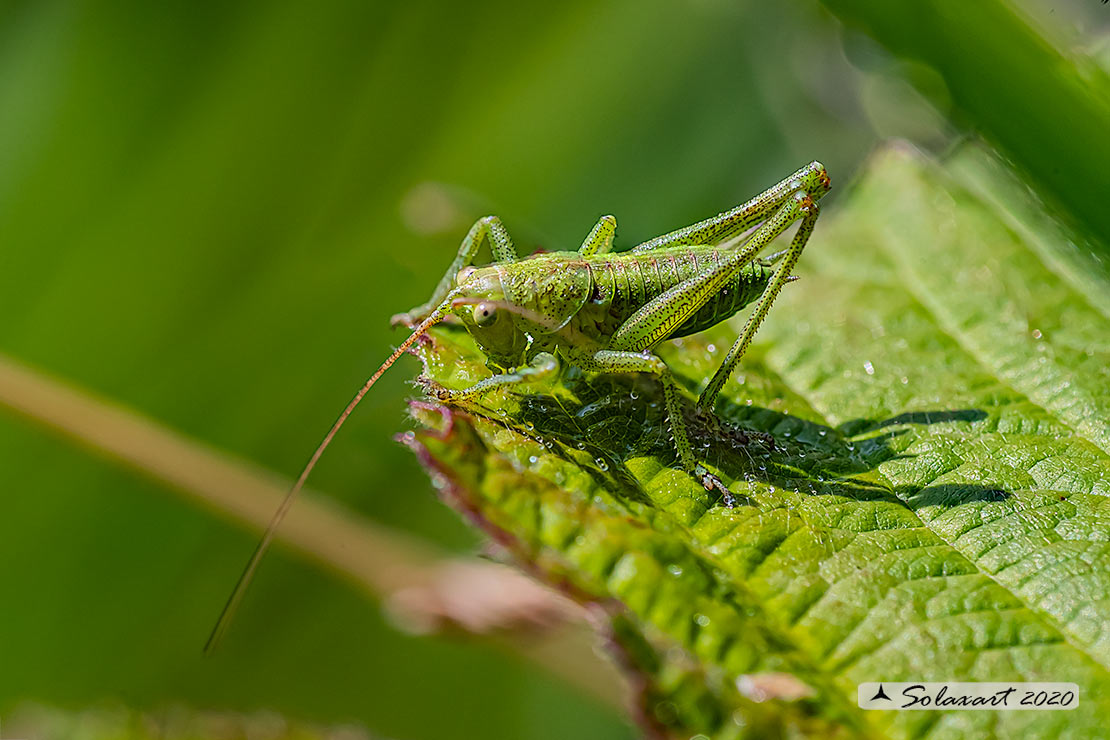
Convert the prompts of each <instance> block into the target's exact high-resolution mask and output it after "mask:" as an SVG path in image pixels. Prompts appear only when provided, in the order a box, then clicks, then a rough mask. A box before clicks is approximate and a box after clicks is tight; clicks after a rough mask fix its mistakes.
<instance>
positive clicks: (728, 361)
mask: <svg viewBox="0 0 1110 740" xmlns="http://www.w3.org/2000/svg"><path fill="white" fill-rule="evenodd" d="M793 201H794V209H793V210H794V213H795V216H794V218H797V216H798V215H801V217H802V221H801V223H800V224H798V231H797V233H796V234H794V239H793V240H792V241H791V242H790V248H789V249H787V250H786V254H785V255H784V256H783V258H782V262H780V263H779V266H778V268H777V269H776V270H775V272H774V274H773V275H771V279H770V281H768V283H767V287H766V288H764V289H763V295H761V296H760V297H759V302H758V303H756V305H755V308H754V309H752V313H751V316H749V317H748V321H747V323H746V324H744V331H743V332H741V334H740V337H739V338H738V339H737V340H736V342H735V343H734V344H733V345H732V348H731V349H730V350H729V351H728V354H727V355H726V356H725V359H724V362H722V363H721V366H720V367H719V368H717V372H716V373H715V374H714V375H713V378H712V379H711V380H710V381H709V385H707V386H706V387H705V390H704V391H702V393H701V397H700V398H698V409H699V410H709V411H711V410H712V409H713V404H714V402H716V400H717V396H718V394H720V392H721V388H723V387H724V385H725V382H726V381H727V380H728V378H729V376H730V375H732V371H733V369H734V368H735V367H736V363H737V362H739V361H740V358H741V357H742V356H743V355H744V351H745V350H747V348H748V345H749V344H751V341H752V337H753V336H755V332H756V330H757V329H759V325H760V324H762V323H763V319H764V318H766V316H767V312H768V311H769V310H770V309H771V303H773V302H774V300H775V298H776V297H777V296H778V294H779V291H780V290H782V286H784V285H786V283H787V282H789V281H790V271H791V270H793V269H794V265H796V264H797V263H798V257H799V256H801V254H802V250H803V249H805V246H806V242H807V241H809V236H810V234H812V233H813V225H814V224H815V223H816V222H817V216H818V215H819V213H820V210H819V208H818V206H817V203H815V202H814V200H813V198H811V197H810V196H809V194H808V193H806V192H798V193H795V194H794V196H793ZM793 220H794V219H791V221H793ZM783 228H786V226H785V225H784V226H783Z"/></svg>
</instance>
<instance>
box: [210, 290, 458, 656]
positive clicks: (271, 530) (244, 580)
mask: <svg viewBox="0 0 1110 740" xmlns="http://www.w3.org/2000/svg"><path fill="white" fill-rule="evenodd" d="M454 297H455V296H454V293H452V294H451V295H448V297H447V299H446V300H445V301H444V302H443V303H441V304H440V305H439V307H438V308H436V310H435V311H433V312H432V314H431V315H430V316H429V317H428V318H426V319H424V320H423V321H422V322H420V325H419V326H417V327H416V328H415V329H414V330H413V332H412V334H410V335H409V337H408V339H406V340H405V341H403V342H401V346H400V347H398V348H397V349H396V350H394V351H393V354H391V355H390V356H389V359H388V360H386V361H385V362H384V363H382V366H381V367H379V368H378V371H377V372H376V373H374V374H373V375H371V376H370V379H369V380H367V381H366V382H365V383H363V385H362V388H360V389H359V391H358V393H356V394H355V397H354V398H352V399H351V401H350V403H348V404H347V408H345V409H343V413H341V414H340V415H339V418H338V419H336V420H335V423H334V424H332V425H331V429H329V430H328V433H327V434H326V435H325V436H324V439H323V440H322V441H321V442H320V444H319V445H318V446H317V447H316V451H315V452H313V453H312V457H310V458H309V459H308V462H307V463H306V464H305V466H304V469H303V470H301V474H300V475H299V476H298V477H297V482H296V483H294V484H293V487H292V488H290V489H289V493H287V494H285V498H283V499H282V500H281V505H280V506H278V508H277V511H275V512H274V516H273V518H272V519H271V520H270V524H269V526H267V527H266V531H265V532H264V533H263V534H262V539H261V540H259V542H258V547H256V548H255V550H254V554H253V555H251V559H250V560H249V561H248V562H247V567H246V568H244V569H243V573H242V574H241V575H240V576H239V581H238V582H237V583H236V584H235V589H234V590H233V591H232V592H231V596H230V597H229V598H228V600H227V603H226V604H224V609H223V611H222V612H220V618H219V619H218V620H216V626H215V627H213V628H212V634H211V635H209V636H208V642H206V643H205V644H204V652H205V653H207V654H210V653H211V652H212V651H213V650H215V649H216V645H218V644H219V642H220V639H221V638H222V637H223V635H224V633H225V632H226V631H227V628H228V625H230V624H231V619H232V617H234V616H235V610H236V609H237V608H238V606H239V602H240V601H241V600H242V598H243V594H244V593H245V592H246V590H247V586H249V585H250V582H251V579H252V578H253V577H254V572H255V571H256V570H257V569H258V564H259V562H261V561H262V556H263V555H264V554H266V550H267V549H268V548H269V547H270V542H271V541H272V540H273V539H274V534H275V533H276V532H277V528H278V525H279V524H281V520H282V519H284V518H285V515H286V514H287V513H288V512H289V509H290V507H291V506H292V505H293V501H294V499H296V498H297V494H298V493H300V492H301V489H302V488H304V484H305V481H306V480H308V476H309V474H310V473H311V472H312V469H313V468H315V467H316V463H317V462H319V460H320V456H321V455H323V454H324V450H326V449H327V448H328V445H330V444H331V441H332V439H334V438H335V435H336V432H338V431H339V429H340V427H342V426H343V424H344V422H346V421H347V417H349V416H350V415H351V412H352V411H354V410H355V407H356V406H358V404H359V402H360V401H361V400H362V399H363V397H364V396H365V395H366V394H367V392H369V390H370V389H371V388H372V387H373V385H374V383H376V382H377V381H378V378H380V377H381V376H382V375H383V374H384V373H385V371H386V370H388V369H389V368H390V367H391V366H392V365H393V363H394V362H396V361H397V358H398V357H400V356H401V355H403V354H404V353H405V350H407V349H408V348H409V347H411V346H412V343H413V342H415V341H416V340H417V338H418V337H420V336H421V335H422V334H424V333H425V332H427V331H428V329H429V328H431V326H432V324H435V323H436V322H438V321H442V320H443V317H444V316H445V315H446V313H447V309H448V308H449V307H450V306H451V301H452V299H453V298H454Z"/></svg>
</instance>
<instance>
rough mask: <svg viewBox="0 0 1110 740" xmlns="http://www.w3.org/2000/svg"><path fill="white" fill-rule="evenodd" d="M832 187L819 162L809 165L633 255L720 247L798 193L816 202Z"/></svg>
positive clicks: (641, 247) (638, 249)
mask: <svg viewBox="0 0 1110 740" xmlns="http://www.w3.org/2000/svg"><path fill="white" fill-rule="evenodd" d="M829 187H830V182H829V175H828V173H827V172H826V171H825V167H824V166H823V165H822V164H821V163H820V162H810V163H809V164H807V165H806V166H805V167H803V168H801V169H800V170H798V171H797V172H795V173H794V174H792V175H791V176H790V177H787V178H786V179H785V180H783V181H782V182H779V183H778V184H777V185H773V186H771V187H770V188H768V189H767V190H765V191H763V192H762V193H760V194H759V195H757V196H756V197H754V198H752V199H751V200H749V201H748V202H747V203H743V204H741V205H739V206H736V207H735V208H733V209H731V210H728V211H725V212H724V213H720V214H718V215H716V216H713V217H712V218H707V219H706V220H704V221H699V222H698V223H696V224H692V225H690V226H687V227H685V228H682V229H678V230H677V231H672V232H670V233H669V234H663V235H662V236H657V237H655V238H654V239H651V240H649V241H646V242H644V243H643V244H640V245H638V246H636V247H633V249H632V251H633V252H646V251H649V250H652V249H659V248H661V247H678V246H682V245H685V244H719V243H721V242H722V241H724V240H725V239H728V238H729V237H731V236H735V235H737V234H740V233H741V232H743V231H745V230H747V229H749V228H751V227H752V226H755V225H756V224H757V223H759V222H760V221H762V220H763V219H765V218H767V216H769V215H770V214H771V213H773V212H774V211H775V209H776V208H778V207H780V206H781V205H782V204H783V203H785V202H786V201H787V200H788V199H789V198H790V196H791V195H792V194H793V193H794V192H796V191H799V190H804V191H806V192H808V193H809V194H810V195H811V196H812V197H813V198H814V199H815V200H816V199H819V198H821V196H823V195H824V194H825V193H826V192H828V190H829Z"/></svg>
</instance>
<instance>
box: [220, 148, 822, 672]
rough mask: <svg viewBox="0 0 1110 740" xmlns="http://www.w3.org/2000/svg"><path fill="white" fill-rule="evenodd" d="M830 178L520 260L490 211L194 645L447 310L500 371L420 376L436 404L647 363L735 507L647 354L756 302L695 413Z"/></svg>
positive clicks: (812, 171) (813, 175)
mask: <svg viewBox="0 0 1110 740" xmlns="http://www.w3.org/2000/svg"><path fill="white" fill-rule="evenodd" d="M830 186H831V184H830V181H829V175H828V173H827V172H826V171H825V168H824V166H823V165H821V163H820V162H811V163H810V164H808V165H806V166H805V167H802V168H801V169H800V170H798V171H797V172H795V173H794V174H792V175H790V176H789V177H787V178H786V179H785V180H783V181H782V182H779V183H778V184H776V185H774V186H772V187H771V188H768V189H767V190H765V191H764V192H762V193H760V194H759V195H758V196H756V197H755V198H752V199H751V200H749V201H748V202H747V203H744V204H742V205H739V206H736V207H735V208H733V209H731V210H728V211H725V212H724V213H720V214H718V215H716V216H714V217H712V218H708V219H706V220H704V221H700V222H698V223H696V224H693V225H691V226H687V227H685V228H682V229H678V230H677V231H672V232H670V233H669V234H664V235H662V236H657V237H655V238H654V239H651V240H649V241H646V242H644V243H643V244H640V245H639V246H637V247H634V248H633V249H631V250H630V251H627V252H622V253H616V254H614V253H613V252H612V251H611V250H612V247H613V235H614V233H615V232H616V227H617V222H616V219H615V218H613V217H612V216H603V217H602V218H601V220H600V221H598V222H597V225H596V226H594V228H593V229H592V230H591V231H590V233H589V235H588V236H587V237H586V239H585V241H583V242H582V246H581V247H579V249H578V251H576V252H551V253H544V254H537V255H532V256H530V257H523V258H521V257H518V256H517V254H516V250H515V249H514V247H513V242H512V239H511V238H510V237H509V234H508V232H507V231H506V230H505V227H504V226H503V225H502V224H501V220H500V219H499V218H497V217H496V216H486V217H485V218H482V219H479V220H478V222H477V223H475V224H474V226H472V227H471V229H470V231H469V232H468V233H467V235H466V237H465V238H464V239H463V241H462V245H461V246H460V247H459V252H458V254H457V255H456V256H455V260H454V262H452V263H451V266H450V267H449V268H448V269H447V272H446V273H445V274H444V276H443V278H442V279H441V280H440V281H439V284H438V285H437V286H436V289H435V291H434V292H433V293H432V297H431V298H430V299H429V300H428V302H427V303H425V304H423V305H421V306H417V307H416V308H413V309H412V310H410V311H408V312H406V313H403V314H398V315H396V316H394V317H393V323H394V324H403V325H405V326H408V327H409V328H412V333H411V334H409V336H408V338H406V339H405V341H404V342H402V343H401V345H400V346H399V347H398V348H397V349H396V350H395V351H394V352H393V354H391V355H390V356H389V358H388V359H387V360H386V361H385V362H384V363H382V366H381V367H379V368H378V369H377V371H376V372H375V373H374V374H373V375H371V376H370V378H369V379H368V380H367V381H366V383H365V384H364V385H363V386H362V388H360V389H359V391H358V393H356V394H355V396H354V398H352V399H351V401H350V403H348V404H347V407H346V408H345V409H343V412H342V413H341V414H340V415H339V418H338V419H336V421H335V423H334V424H333V425H332V427H331V429H330V430H328V433H327V434H326V435H325V436H324V438H323V440H322V441H321V442H320V444H319V446H318V447H317V448H316V450H315V451H314V452H313V453H312V456H311V457H310V458H309V460H308V463H306V464H305V466H304V469H303V470H301V473H300V475H299V476H298V477H297V480H296V482H295V483H294V484H293V487H292V488H290V489H289V492H288V493H287V494H286V496H285V498H284V499H283V500H282V502H281V505H280V506H279V507H278V509H277V511H276V512H275V513H274V516H273V519H272V520H271V521H270V524H269V526H268V527H267V528H266V532H265V533H264V534H263V535H262V538H261V540H260V541H259V543H258V546H257V547H256V548H255V551H254V554H253V555H252V556H251V559H250V561H249V562H248V563H247V566H246V568H245V569H244V570H243V573H242V575H241V576H240V577H239V582H238V583H237V584H236V586H235V589H234V590H233V591H232V593H231V596H230V598H229V599H228V601H227V604H226V605H225V606H224V609H223V612H222V613H221V614H220V618H219V620H218V621H217V623H216V626H215V628H214V629H213V631H212V634H211V636H210V637H209V639H208V643H207V645H206V647H205V650H206V651H207V650H211V649H212V648H213V647H214V646H215V645H216V644H217V642H218V641H219V639H220V637H221V636H222V634H223V632H224V631H225V630H226V629H227V626H228V624H229V623H230V621H231V617H232V615H233V614H234V612H235V609H236V607H237V606H238V603H239V601H240V599H241V598H242V596H243V593H244V591H245V589H246V587H247V585H248V584H249V583H250V580H251V578H252V576H253V575H254V572H255V570H256V569H257V567H258V563H259V562H260V561H261V559H262V555H263V554H264V553H265V552H266V549H267V548H268V547H269V545H270V542H271V541H272V540H273V537H274V533H275V532H276V530H277V527H278V525H279V524H280V522H281V520H282V518H283V517H284V516H285V514H286V513H287V512H288V511H289V507H290V506H291V505H292V503H293V500H294V498H295V497H296V495H297V493H298V492H299V491H300V490H301V488H303V487H304V483H305V480H306V479H307V478H308V476H309V474H310V473H311V472H312V469H313V468H314V467H316V463H317V462H318V461H319V459H320V456H321V455H322V454H323V453H324V450H325V449H327V447H328V445H329V444H331V441H332V439H333V438H334V437H335V434H336V432H338V431H339V429H340V427H342V426H343V423H344V422H345V421H346V420H347V417H349V416H350V415H351V412H352V411H354V409H355V407H356V406H357V405H358V403H359V402H360V401H361V400H362V398H363V396H365V395H366V393H367V392H368V391H369V390H370V388H371V387H372V386H373V385H374V383H375V382H377V380H378V378H380V377H381V376H382V374H383V373H385V371H386V370H388V369H389V368H390V367H391V366H392V365H393V363H394V362H396V360H397V358H398V357H400V356H401V355H402V354H403V353H404V352H405V351H406V350H407V349H408V348H409V347H410V346H411V345H412V344H413V342H415V341H416V340H417V338H419V337H420V336H422V335H423V334H425V333H426V332H427V331H428V330H429V329H430V328H431V327H432V326H433V325H434V324H437V323H439V322H440V321H442V320H443V319H444V318H446V317H447V316H448V315H452V314H454V315H456V316H457V317H458V318H459V319H460V320H461V322H462V324H463V325H464V326H465V327H466V329H467V331H468V332H470V334H471V335H472V336H473V337H474V339H475V341H476V342H477V344H478V346H479V347H481V349H482V351H483V352H484V353H485V354H486V357H487V358H488V363H487V364H488V366H489V367H490V368H491V369H493V370H495V371H496V372H497V374H495V375H493V376H492V377H490V378H486V379H485V380H482V381H480V382H478V383H476V384H475V385H473V386H471V387H470V388H465V389H462V390H450V389H447V388H443V387H441V386H438V385H430V384H429V385H428V386H427V389H428V392H429V393H430V394H431V395H433V396H435V397H436V398H437V399H439V400H440V401H444V402H448V403H449V402H458V401H463V400H465V399H469V398H474V397H476V396H478V395H480V394H482V393H485V392H488V391H490V390H492V389H494V388H507V387H512V386H519V385H522V384H524V383H526V382H529V381H534V380H538V379H545V378H550V377H554V376H555V375H556V374H557V373H558V371H559V367H560V363H561V361H565V362H568V363H571V364H573V365H576V366H578V367H579V368H581V369H583V370H588V371H596V372H603V373H632V372H640V373H650V374H651V375H654V376H655V377H656V378H657V379H658V380H659V382H660V383H661V384H662V387H663V399H664V403H665V406H666V412H667V416H668V419H669V421H670V426H671V432H672V435H673V438H674V446H675V451H676V452H677V454H678V463H679V465H680V466H681V467H682V469H683V470H685V471H686V472H687V473H689V474H690V475H691V476H693V477H694V478H695V479H696V480H698V482H700V483H701V484H702V485H703V486H705V488H707V489H710V490H714V489H715V490H718V491H719V492H720V493H721V494H722V498H723V501H724V503H725V505H726V506H732V505H734V500H733V498H732V495H731V493H730V492H729V490H728V489H727V488H726V487H725V486H724V484H723V483H722V482H721V481H720V480H719V479H718V478H717V477H716V476H714V475H713V474H712V473H710V472H709V471H708V470H707V469H706V468H705V467H704V466H702V465H700V464H699V463H698V461H697V459H696V458H695V457H694V452H693V449H692V448H691V446H690V441H689V435H688V433H687V430H686V427H685V422H684V421H683V417H682V413H681V410H680V405H679V404H680V401H679V390H678V387H677V385H676V384H675V381H674V379H673V377H672V376H671V372H670V370H669V369H668V367H667V365H666V364H665V363H664V362H663V360H661V359H660V358H659V357H658V356H657V355H656V354H654V353H653V352H652V351H651V350H652V348H653V347H655V346H656V345H657V344H659V343H660V342H662V341H664V340H667V339H673V338H676V337H681V336H686V335H688V334H693V333H694V332H698V331H701V330H703V329H706V328H708V327H710V326H713V325H714V324H717V323H719V322H721V321H724V320H726V319H728V318H731V317H732V316H733V315H734V314H736V313H737V312H738V311H740V310H741V309H742V308H744V307H745V306H746V305H748V304H749V303H751V302H752V301H756V304H755V307H754V308H753V309H752V312H751V315H750V316H749V318H748V321H747V323H746V324H745V325H744V329H743V331H741V333H740V337H739V338H738V339H737V340H736V342H735V343H734V344H733V345H732V348H731V349H730V350H729V351H728V354H727V355H726V356H725V358H724V360H723V361H722V363H721V365H720V367H719V368H718V369H717V372H716V373H715V374H714V375H713V377H712V378H711V379H710V381H709V384H708V385H707V386H706V387H705V390H703V391H702V393H701V396H700V397H699V398H698V401H697V408H698V410H699V411H702V412H711V411H712V410H713V405H714V402H715V401H716V399H717V395H718V394H719V393H720V391H721V388H722V387H723V386H724V384H725V381H727V380H728V378H729V376H730V375H731V374H732V371H733V369H734V368H735V367H736V364H737V362H739V360H740V358H741V357H742V356H743V354H744V351H745V350H746V349H747V348H748V345H749V344H750V343H751V340H752V337H753V335H754V334H755V332H756V330H757V329H758V328H759V325H760V324H761V323H762V322H763V319H764V318H765V317H766V315H767V311H768V310H769V309H770V307H771V303H772V302H773V301H774V300H775V297H776V296H777V295H778V294H779V291H780V290H782V287H783V286H784V285H785V284H786V283H787V282H789V281H790V280H791V279H792V278H791V275H790V272H791V270H793V269H794V265H795V264H797V262H798V257H799V256H800V255H801V253H802V250H803V249H804V248H805V245H806V242H807V241H808V240H809V236H810V234H811V233H812V232H813V226H814V224H815V223H816V221H817V216H818V207H817V201H818V200H820V199H821V198H822V197H823V196H824V195H825V194H826V193H827V192H828V191H829V188H830ZM795 221H800V224H799V225H798V230H797V232H796V233H795V234H794V238H793V239H792V240H791V242H790V246H789V247H787V248H786V249H785V250H783V251H782V252H779V253H777V254H774V255H771V256H770V257H768V258H765V259H759V258H758V255H759V252H760V251H762V250H763V248H764V247H766V246H767V245H768V244H770V243H771V242H772V241H773V240H774V239H775V238H776V237H777V236H779V235H780V234H781V233H782V232H783V231H785V230H786V229H787V228H788V227H789V226H790V225H791V224H793V223H794V222H795ZM753 227H757V228H754V230H752V231H751V232H750V233H748V234H746V232H748V231H749V230H750V229H753ZM745 234H746V236H745ZM487 240H488V241H489V244H490V248H491V250H492V252H493V257H494V262H493V264H491V265H488V266H485V267H474V266H473V262H474V257H475V255H476V254H477V252H478V248H479V247H480V246H481V245H482V243H483V242H484V241H487Z"/></svg>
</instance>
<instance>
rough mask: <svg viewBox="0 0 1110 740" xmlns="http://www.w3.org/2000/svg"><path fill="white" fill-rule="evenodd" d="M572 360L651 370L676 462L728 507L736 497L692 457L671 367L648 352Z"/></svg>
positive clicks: (591, 366)
mask: <svg viewBox="0 0 1110 740" xmlns="http://www.w3.org/2000/svg"><path fill="white" fill-rule="evenodd" d="M572 359H573V360H574V363H575V364H576V365H578V366H579V367H581V368H582V369H583V370H594V371H597V372H603V373H651V374H652V375H654V376H655V377H656V378H658V379H659V382H660V383H661V384H662V386H663V404H664V406H665V407H666V410H667V418H668V419H669V420H670V423H671V436H672V437H673V439H674V446H675V450H676V451H677V452H678V461H679V464H680V465H682V469H683V470H685V471H686V472H687V473H689V474H690V475H692V476H694V478H695V479H697V481H698V482H699V483H701V484H702V485H703V486H704V487H705V488H706V490H710V491H712V490H717V491H718V492H720V493H721V495H722V498H723V500H724V503H725V506H728V507H729V508H732V507H733V506H735V505H736V499H735V498H734V497H733V495H732V492H731V491H729V490H728V487H727V486H725V484H724V483H722V482H721V481H720V479H719V478H717V476H715V475H713V474H712V473H710V472H709V471H708V470H706V469H705V468H704V467H702V466H701V465H699V464H698V461H697V458H695V457H694V450H693V448H692V447H691V446H690V436H689V434H688V433H687V432H686V422H685V421H684V420H683V416H682V405H681V403H680V402H679V396H678V394H679V390H678V385H677V384H676V383H675V381H674V376H673V375H671V369H670V368H669V367H667V363H665V362H663V360H662V359H660V358H659V357H658V356H657V355H655V354H652V353H651V352H627V351H621V350H609V349H603V350H599V351H597V352H594V353H592V354H588V353H583V354H581V355H575V356H574V357H573V358H572Z"/></svg>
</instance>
